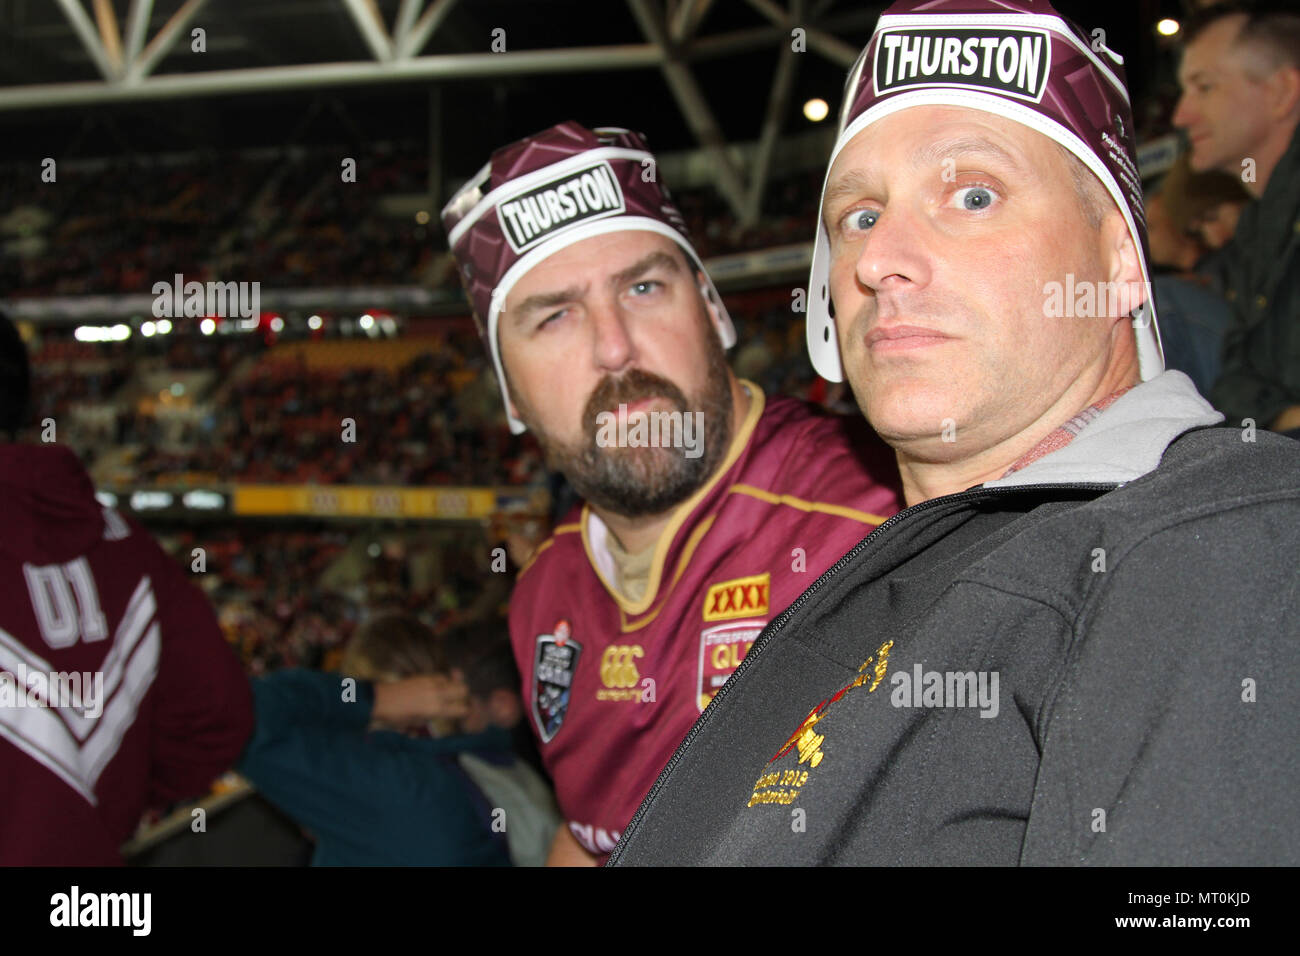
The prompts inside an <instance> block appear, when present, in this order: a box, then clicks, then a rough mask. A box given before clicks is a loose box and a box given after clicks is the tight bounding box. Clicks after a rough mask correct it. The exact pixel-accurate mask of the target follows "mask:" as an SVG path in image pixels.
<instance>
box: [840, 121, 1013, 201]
mask: <svg viewBox="0 0 1300 956" xmlns="http://www.w3.org/2000/svg"><path fill="white" fill-rule="evenodd" d="M971 155H983V156H989V157H992V158H994V159H997V160H999V161H1000V162H1002V163H1004V164H1005V165H1007V166H1010V167H1011V168H1012V169H1014V170H1017V171H1022V172H1023V171H1024V169H1025V164H1024V163H1023V162H1021V161H1020V160H1018V159H1016V157H1015V156H1013V155H1012V154H1011V153H1010V152H1009V151H1007V150H1006V149H1003V148H1002V147H1001V146H999V145H998V144H997V143H995V142H993V141H992V140H987V139H984V138H983V137H979V136H962V137H958V138H956V139H941V140H938V141H936V142H933V143H927V144H926V145H924V146H920V147H918V148H917V149H915V150H913V151H912V154H911V156H910V157H909V159H910V161H911V162H912V164H913V165H915V166H936V165H939V164H940V163H942V162H943V161H944V160H945V159H950V158H954V157H957V156H971ZM874 183H875V177H873V176H872V175H871V174H869V173H866V172H864V171H862V170H861V169H849V170H846V171H845V172H844V173H843V174H842V175H840V176H837V177H835V179H834V180H832V181H831V182H830V184H829V185H827V187H826V195H825V196H824V197H823V199H822V208H823V209H828V208H830V207H831V206H833V205H834V204H835V203H836V202H837V201H839V200H840V199H843V198H844V197H845V196H851V195H861V194H862V193H866V192H869V191H870V190H871V189H872V188H873V185H874Z"/></svg>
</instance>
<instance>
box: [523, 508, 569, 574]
mask: <svg viewBox="0 0 1300 956" xmlns="http://www.w3.org/2000/svg"><path fill="white" fill-rule="evenodd" d="M581 530H582V526H581V525H580V524H578V523H577V522H576V521H575V522H571V523H570V524H557V525H556V526H555V530H554V531H552V532H551V536H550V537H549V538H547V539H546V540H545V541H543V542H542V543H541V544H539V545H538V546H537V550H536V551H534V552H533V556H532V557H531V558H529V559H528V560H527V561H525V562H524V566H523V567H522V568H520V569H519V573H518V574H516V575H515V581H516V582H517V581H518V580H519V579H520V578H522V577H523V576H524V574H525V573H526V572H527V571H528V569H529V568H531V567H532V566H533V565H534V564H536V563H537V559H538V558H540V557H541V556H542V552H543V551H545V550H546V549H547V548H549V547H550V546H551V545H553V544H555V539H556V537H557V536H559V535H562V534H573V533H574V532H575V531H581Z"/></svg>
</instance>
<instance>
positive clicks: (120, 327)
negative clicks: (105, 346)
mask: <svg viewBox="0 0 1300 956" xmlns="http://www.w3.org/2000/svg"><path fill="white" fill-rule="evenodd" d="M108 337H109V338H110V339H112V340H113V341H115V342H122V341H125V340H126V339H129V338H130V337H131V326H129V325H124V324H122V323H120V322H119V323H118V324H117V325H115V326H113V327H112V328H110V329H108Z"/></svg>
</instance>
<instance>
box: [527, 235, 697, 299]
mask: <svg viewBox="0 0 1300 956" xmlns="http://www.w3.org/2000/svg"><path fill="white" fill-rule="evenodd" d="M675 245H676V244H675V243H674V242H673V241H672V240H671V239H669V238H668V237H666V236H661V235H659V233H656V232H650V231H649V230H645V229H624V230H618V231H616V232H609V233H605V234H603V235H599V236H592V237H590V238H588V239H582V240H579V241H578V242H575V243H573V244H572V245H568V246H565V247H564V248H563V249H558V250H556V251H555V252H554V253H552V254H551V255H549V256H547V257H546V258H545V259H543V260H542V261H541V262H539V263H537V264H536V265H535V266H533V267H532V268H531V269H529V270H528V271H527V272H525V273H524V274H523V275H522V276H520V277H519V280H518V281H517V282H516V283H515V288H516V289H519V288H521V287H523V286H531V285H534V284H537V283H539V282H543V283H545V284H546V285H548V286H549V285H555V284H556V283H559V284H561V285H564V284H568V282H569V280H570V279H577V278H579V277H582V278H583V281H586V280H587V279H590V278H592V277H593V276H595V277H597V278H599V277H600V276H602V275H615V274H617V273H619V272H620V271H622V270H624V269H627V268H629V267H631V266H633V265H635V264H636V263H638V262H640V261H641V260H642V259H644V258H645V257H646V256H649V255H653V254H654V253H655V252H658V251H662V252H666V253H668V254H669V255H671V254H672V253H673V250H674V247H675Z"/></svg>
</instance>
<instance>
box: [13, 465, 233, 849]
mask: <svg viewBox="0 0 1300 956" xmlns="http://www.w3.org/2000/svg"><path fill="white" fill-rule="evenodd" d="M252 726H253V713H252V701H251V697H250V692H249V687H248V681H247V680H246V678H245V677H244V674H243V672H242V669H241V667H240V665H239V662H238V660H237V659H236V657H235V655H234V654H233V653H232V651H231V649H230V648H229V647H228V646H227V645H226V643H225V641H224V640H223V639H222V635H221V631H220V630H219V628H218V627H217V621H216V617H215V616H214V614H213V612H212V608H211V606H210V605H209V604H208V602H207V600H206V599H205V598H204V597H203V595H202V593H201V592H200V591H199V590H198V588H196V587H195V586H194V585H193V584H192V583H190V581H189V580H187V575H186V573H185V571H184V570H182V569H181V568H180V567H179V566H178V565H177V564H176V563H175V562H174V561H172V560H171V559H170V558H168V557H167V556H166V555H165V554H164V553H163V551H162V550H161V549H160V548H159V547H158V545H157V544H156V543H155V542H154V541H153V539H152V538H151V537H150V536H149V535H148V534H147V533H146V532H145V531H144V530H143V529H142V528H141V527H140V526H139V525H138V524H137V523H136V522H135V521H133V520H131V519H128V518H124V517H123V516H122V515H120V514H118V513H117V512H116V511H114V510H113V509H111V508H105V507H103V506H102V505H100V504H99V502H98V501H96V500H95V493H94V488H93V487H92V486H91V483H90V478H89V476H88V475H87V474H86V472H85V470H84V469H83V468H82V467H81V464H80V462H79V461H78V460H77V458H76V456H75V455H73V454H72V453H71V452H70V451H68V450H67V449H65V448H62V447H59V446H57V445H46V446H35V445H12V444H0V865H6V866H8V865H15V864H26V865H33V864H42V865H95V864H120V863H121V862H122V858H121V855H120V853H119V847H120V846H121V845H122V844H123V843H124V842H125V841H126V840H128V839H129V838H130V837H131V835H132V834H133V832H134V831H135V828H136V825H137V824H138V822H139V820H140V817H141V814H142V813H143V811H145V810H146V809H147V808H149V807H152V806H159V805H162V804H166V803H170V802H173V801H176V800H180V799H184V798H188V797H194V796H198V795H200V794H202V793H204V792H205V791H206V789H207V787H208V785H209V784H210V783H211V782H212V780H213V779H214V778H215V777H216V776H218V775H219V774H220V773H222V772H223V771H224V770H226V769H227V768H228V767H230V766H231V765H232V764H233V763H234V762H235V760H236V758H237V757H238V756H239V753H240V751H241V750H242V748H243V745H244V743H245V741H246V740H247V739H248V736H249V734H250V733H251V731H252Z"/></svg>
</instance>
